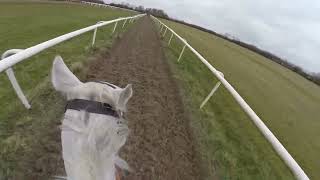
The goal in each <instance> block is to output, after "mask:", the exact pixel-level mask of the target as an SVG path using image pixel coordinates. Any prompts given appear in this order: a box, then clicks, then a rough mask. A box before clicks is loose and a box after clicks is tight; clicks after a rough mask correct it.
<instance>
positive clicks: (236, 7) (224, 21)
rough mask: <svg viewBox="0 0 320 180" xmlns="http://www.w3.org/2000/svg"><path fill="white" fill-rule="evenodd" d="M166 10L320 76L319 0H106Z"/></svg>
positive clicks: (179, 17)
mask: <svg viewBox="0 0 320 180" xmlns="http://www.w3.org/2000/svg"><path fill="white" fill-rule="evenodd" d="M105 1H107V2H117V3H120V2H126V3H130V4H133V5H143V6H144V7H154V8H159V9H163V10H165V11H166V12H167V13H168V14H169V16H171V17H175V18H178V19H181V20H184V21H187V22H191V23H193V24H197V25H200V26H203V27H206V28H208V29H211V30H214V31H216V32H219V33H222V34H225V33H228V34H231V35H233V36H235V37H237V38H239V39H240V40H242V41H245V42H248V43H252V44H254V45H256V46H258V47H260V48H262V49H265V50H268V51H270V52H272V53H274V54H276V55H279V56H280V57H283V58H285V59H287V60H288V61H289V62H292V63H294V64H296V65H298V66H300V67H302V68H304V69H305V70H307V71H311V72H320V57H319V54H320V53H319V52H320V0H258V1H257V0H222V1H221V0H199V1H194V0H105Z"/></svg>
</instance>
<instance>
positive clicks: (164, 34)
mask: <svg viewBox="0 0 320 180" xmlns="http://www.w3.org/2000/svg"><path fill="white" fill-rule="evenodd" d="M167 30H168V28H166V30H165V31H164V33H163V35H162V37H164V36H166V33H167Z"/></svg>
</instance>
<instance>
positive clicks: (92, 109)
mask: <svg viewBox="0 0 320 180" xmlns="http://www.w3.org/2000/svg"><path fill="white" fill-rule="evenodd" d="M68 109H73V110H77V111H86V112H89V113H95V114H104V115H109V116H113V117H116V118H119V117H120V116H119V114H118V113H117V111H115V110H114V109H113V108H112V106H111V105H110V104H107V103H102V102H97V101H90V100H84V99H73V100H70V101H68V102H67V105H66V108H65V111H67V110H68Z"/></svg>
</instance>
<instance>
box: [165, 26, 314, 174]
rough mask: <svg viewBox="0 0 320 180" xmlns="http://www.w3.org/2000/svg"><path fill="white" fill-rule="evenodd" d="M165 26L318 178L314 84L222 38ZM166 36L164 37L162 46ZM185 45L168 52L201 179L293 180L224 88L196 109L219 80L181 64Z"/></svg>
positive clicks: (191, 63)
mask: <svg viewBox="0 0 320 180" xmlns="http://www.w3.org/2000/svg"><path fill="white" fill-rule="evenodd" d="M163 22H165V23H166V24H167V25H169V27H171V28H172V29H174V30H175V31H176V32H177V33H178V34H180V35H181V36H182V37H184V38H185V39H186V40H187V41H188V42H189V43H190V44H191V45H192V46H193V47H194V48H195V49H197V50H198V51H199V52H200V53H201V54H202V55H203V56H204V57H205V58H206V59H207V60H208V61H209V62H210V63H211V64H213V66H214V67H216V68H217V69H218V70H220V71H221V72H223V73H224V74H225V77H226V79H227V80H228V81H229V82H230V83H231V84H232V85H233V86H234V87H235V89H236V90H237V91H238V92H239V93H240V94H241V95H242V97H243V98H244V99H245V100H246V101H247V102H248V104H249V105H250V106H251V107H252V108H253V110H254V111H255V112H256V113H257V114H258V115H259V116H260V117H261V119H263V120H264V122H265V124H266V125H267V126H268V127H269V128H270V129H271V131H272V132H274V134H275V135H276V136H277V137H278V138H279V140H280V141H281V142H282V144H283V145H284V146H285V147H286V148H287V150H288V151H289V152H290V153H291V154H292V155H293V157H294V158H295V159H296V160H297V161H298V163H299V164H300V165H301V166H302V168H303V169H304V170H305V171H306V173H307V174H308V175H309V177H310V178H311V179H317V178H319V177H320V174H319V171H317V169H318V167H319V166H320V164H319V161H317V159H319V154H318V152H319V150H320V143H319V141H318V139H319V138H320V133H319V132H318V129H319V128H320V122H319V121H318V120H319V118H318V117H319V116H320V114H319V113H320V112H319V111H318V110H317V106H318V105H317V104H319V103H320V91H319V90H320V88H319V87H318V86H317V85H315V84H314V83H312V82H310V81H307V80H306V79H304V78H303V77H301V76H299V75H298V74H295V73H293V72H291V71H290V70H288V69H285V68H284V67H281V66H280V65H278V64H276V63H274V62H272V61H270V60H268V59H265V58H264V57H262V56H260V55H258V54H255V53H253V52H251V51H249V50H247V49H244V48H242V47H239V46H237V45H235V44H232V43H230V42H227V41H225V40H223V39H221V38H218V37H215V36H213V35H211V34H208V33H205V32H202V31H199V30H197V29H194V28H191V27H188V26H185V25H181V24H178V23H174V22H170V21H163ZM169 37H170V33H167V36H166V37H165V41H166V42H168V39H169ZM182 46H183V45H182V44H181V43H180V42H178V40H177V39H173V41H172V43H171V45H170V47H166V53H167V56H168V59H169V61H170V63H171V67H172V69H173V71H174V72H175V77H176V78H177V79H178V81H179V82H180V87H181V89H182V91H183V94H184V97H185V98H184V101H185V104H186V106H187V107H188V109H189V111H190V114H191V115H192V117H193V118H192V119H193V121H192V126H193V127H194V129H195V133H196V134H197V135H196V136H197V138H198V142H199V145H200V147H201V148H200V152H201V154H202V159H203V160H204V161H205V162H206V164H205V165H204V169H205V172H206V173H205V176H206V177H207V178H208V179H211V178H212V177H215V178H216V179H293V175H292V174H291V172H290V171H289V169H288V168H287V167H286V166H285V165H284V163H283V162H282V160H281V159H280V158H279V157H278V156H277V155H276V153H275V152H274V151H273V149H272V148H271V146H270V145H269V143H268V142H267V141H266V140H265V139H264V137H263V136H262V135H261V133H260V132H259V131H258V130H257V128H256V127H255V126H254V125H253V123H251V120H250V119H249V118H248V117H247V115H246V114H245V113H244V112H243V111H242V110H241V109H240V107H239V105H238V104H237V103H236V102H235V101H234V100H233V98H232V96H231V95H230V94H229V93H228V92H227V90H226V89H225V88H224V87H223V86H221V87H220V88H219V90H218V91H217V92H216V94H214V96H213V97H212V98H211V99H210V101H209V102H208V104H206V106H205V107H204V109H202V110H199V105H200V103H201V102H202V100H203V99H204V98H205V97H206V96H207V95H208V93H209V92H210V91H211V89H212V88H213V86H214V84H215V83H216V81H217V79H216V78H215V77H214V76H213V75H212V73H211V72H210V71H209V70H208V69H207V68H206V67H205V66H204V65H203V64H202V63H201V62H200V60H199V59H198V58H197V57H196V56H195V55H193V54H192V53H191V51H189V50H188V49H186V51H185V53H184V55H183V57H182V59H181V62H180V63H178V62H177V58H178V56H179V54H180V51H181V49H182ZM207 165H208V166H207Z"/></svg>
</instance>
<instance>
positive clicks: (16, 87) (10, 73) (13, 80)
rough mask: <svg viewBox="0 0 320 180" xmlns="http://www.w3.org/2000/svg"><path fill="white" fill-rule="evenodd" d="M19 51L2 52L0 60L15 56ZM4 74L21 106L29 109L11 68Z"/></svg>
mask: <svg viewBox="0 0 320 180" xmlns="http://www.w3.org/2000/svg"><path fill="white" fill-rule="evenodd" d="M20 51H22V49H11V50H8V51H6V52H4V53H3V54H2V56H1V59H4V58H6V57H8V56H11V55H13V54H16V53H18V52H20ZM6 74H7V76H8V78H9V80H10V83H11V85H12V87H13V89H14V90H15V92H16V94H17V96H18V97H19V99H20V101H21V102H22V104H23V105H24V107H26V108H27V109H30V108H31V106H30V104H29V102H28V100H27V98H26V96H25V95H24V94H23V92H22V90H21V88H20V86H19V83H18V81H17V79H16V77H15V75H14V72H13V70H12V68H11V67H10V68H8V69H7V70H6Z"/></svg>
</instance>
